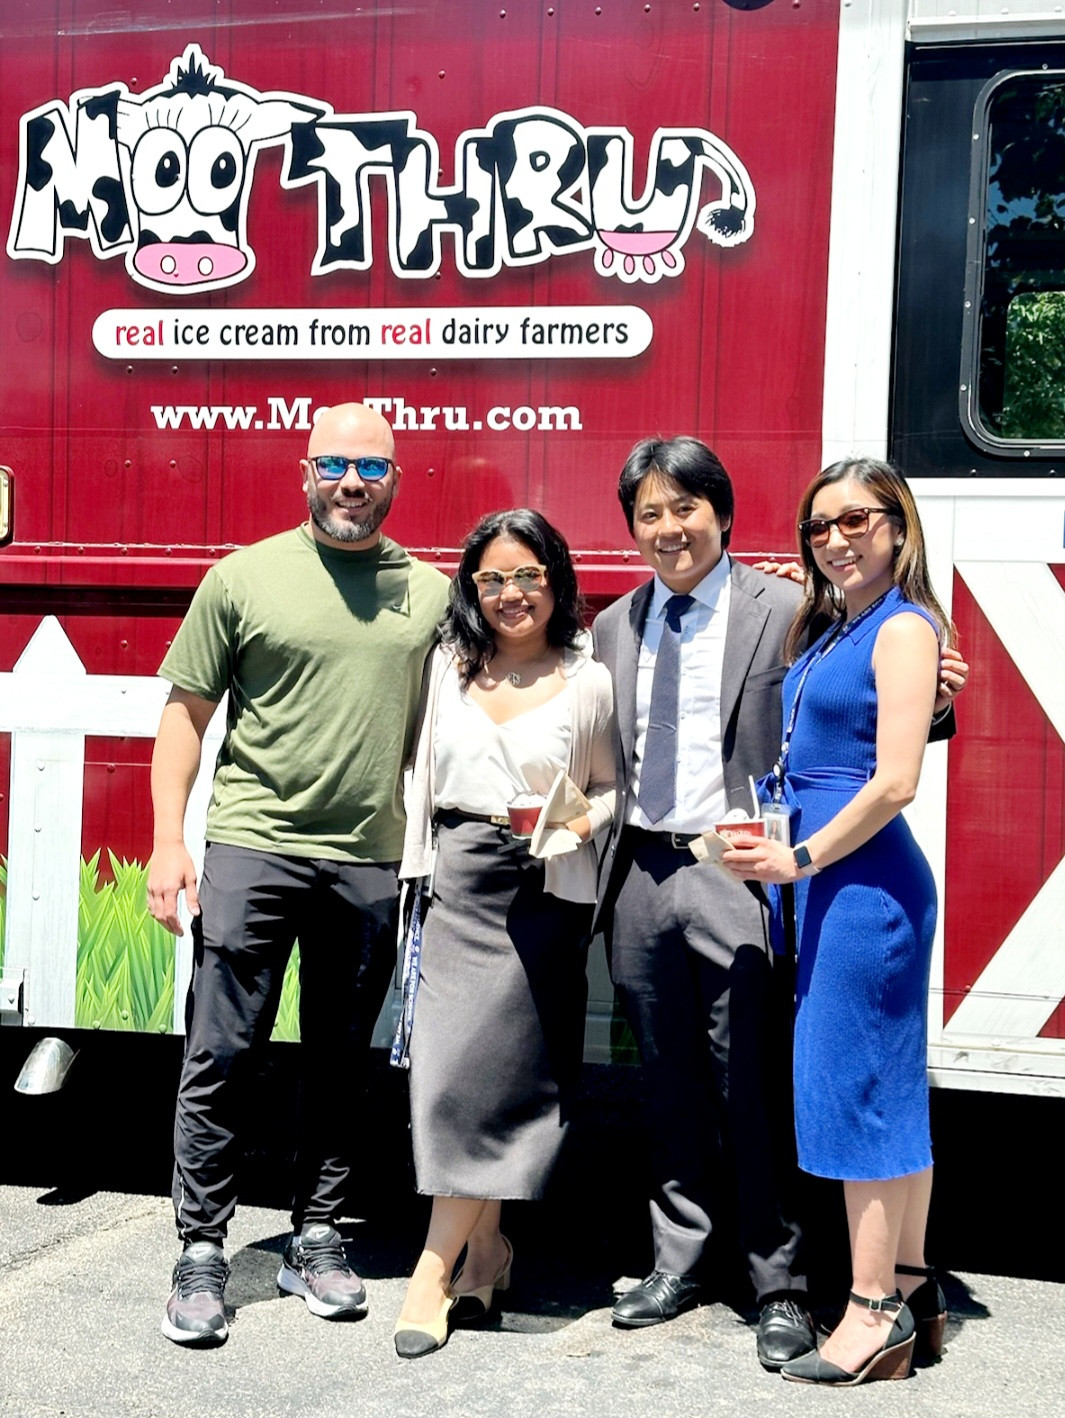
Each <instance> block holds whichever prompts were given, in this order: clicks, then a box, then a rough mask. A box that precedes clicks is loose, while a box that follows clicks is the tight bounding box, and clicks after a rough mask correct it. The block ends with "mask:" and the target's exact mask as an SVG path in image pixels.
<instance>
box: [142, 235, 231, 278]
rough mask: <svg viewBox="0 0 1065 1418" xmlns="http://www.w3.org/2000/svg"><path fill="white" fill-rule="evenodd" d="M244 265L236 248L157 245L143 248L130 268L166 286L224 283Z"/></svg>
mask: <svg viewBox="0 0 1065 1418" xmlns="http://www.w3.org/2000/svg"><path fill="white" fill-rule="evenodd" d="M247 264H248V258H247V256H245V254H244V252H243V251H238V250H237V248H236V247H235V246H220V245H219V244H218V243H217V242H209V241H203V242H190V241H157V242H153V243H152V245H151V246H142V247H141V249H140V250H139V251H138V252H137V254H136V256H135V257H134V258H133V268H134V270H135V271H137V272H138V273H139V274H140V275H142V276H144V277H146V278H147V279H148V280H150V281H158V282H159V284H160V285H169V286H191V285H197V284H199V283H201V282H205V281H206V282H210V281H224V280H225V279H226V277H227V276H235V275H236V274H237V273H238V272H239V271H243V269H244V267H245V266H246V265H247Z"/></svg>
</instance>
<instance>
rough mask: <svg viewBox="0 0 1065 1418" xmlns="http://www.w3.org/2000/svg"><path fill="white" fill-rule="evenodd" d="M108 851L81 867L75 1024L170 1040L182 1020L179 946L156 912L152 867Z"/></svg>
mask: <svg viewBox="0 0 1065 1418" xmlns="http://www.w3.org/2000/svg"><path fill="white" fill-rule="evenodd" d="M107 856H108V860H109V862H110V864H111V873H112V876H113V878H114V879H113V880H112V881H102V880H101V879H100V852H96V853H95V855H94V856H93V857H91V858H90V860H89V861H87V862H84V861H83V862H82V864H81V883H80V891H79V896H78V966H77V983H76V985H75V992H74V1022H75V1024H76V1025H77V1027H78V1028H79V1029H128V1030H133V1031H139V1032H146V1033H150V1034H169V1033H171V1032H172V1030H173V1027H174V1026H173V1019H174V940H173V937H172V936H171V935H170V933H169V932H168V931H166V930H164V928H163V927H162V926H161V925H160V924H159V922H158V921H154V920H153V919H152V918H151V916H150V915H149V914H148V903H147V886H148V868H147V866H146V865H145V864H144V863H142V862H138V861H132V862H127V861H125V860H123V859H121V858H119V857H116V856H115V854H114V852H111V851H109V852H108V853H107Z"/></svg>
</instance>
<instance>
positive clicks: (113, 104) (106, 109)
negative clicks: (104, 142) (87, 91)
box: [83, 89, 119, 142]
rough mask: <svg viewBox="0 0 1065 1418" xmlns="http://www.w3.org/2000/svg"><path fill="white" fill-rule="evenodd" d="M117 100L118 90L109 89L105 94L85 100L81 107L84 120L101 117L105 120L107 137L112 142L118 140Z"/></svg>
mask: <svg viewBox="0 0 1065 1418" xmlns="http://www.w3.org/2000/svg"><path fill="white" fill-rule="evenodd" d="M118 99H119V90H118V89H110V90H109V91H108V92H107V93H103V94H96V95H95V96H94V97H93V98H89V99H86V100H85V103H84V105H83V108H84V112H85V117H86V118H100V117H101V116H102V117H104V118H106V119H107V136H108V137H109V138H110V139H111V141H112V142H115V141H117V138H118Z"/></svg>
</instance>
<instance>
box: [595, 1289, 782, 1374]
mask: <svg viewBox="0 0 1065 1418" xmlns="http://www.w3.org/2000/svg"><path fill="white" fill-rule="evenodd" d="M702 1290H703V1287H702V1286H701V1285H700V1284H699V1282H698V1281H697V1280H692V1279H691V1278H690V1277H689V1276H687V1275H670V1274H668V1272H666V1271H664V1270H653V1271H652V1272H651V1274H650V1275H649V1276H648V1277H647V1279H646V1280H641V1281H640V1283H639V1285H635V1286H633V1288H632V1289H631V1290H627V1291H626V1292H625V1294H624V1295H622V1296H621V1297H620V1298H619V1300H618V1302H617V1304H616V1305H615V1306H614V1308H613V1310H612V1311H611V1312H610V1318H611V1319H612V1320H613V1321H614V1323H615V1324H616V1325H620V1326H621V1328H622V1329H640V1328H642V1327H643V1326H644V1325H648V1324H662V1322H663V1321H664V1320H672V1319H676V1317H677V1315H679V1314H681V1313H682V1311H684V1310H690V1309H691V1307H692V1306H693V1305H697V1304H698V1303H699V1297H700V1295H701V1294H702ZM781 1362H783V1361H781Z"/></svg>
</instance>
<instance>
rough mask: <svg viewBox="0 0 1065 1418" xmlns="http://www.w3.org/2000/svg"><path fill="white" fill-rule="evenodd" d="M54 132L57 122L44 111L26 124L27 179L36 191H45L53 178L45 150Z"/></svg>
mask: <svg viewBox="0 0 1065 1418" xmlns="http://www.w3.org/2000/svg"><path fill="white" fill-rule="evenodd" d="M54 133H55V124H54V123H53V122H52V120H51V119H50V118H48V117H47V116H46V115H45V114H43V113H41V114H38V115H37V117H36V118H31V119H30V121H29V122H28V123H27V124H26V181H27V182H28V183H29V184H30V186H31V187H32V188H33V190H34V192H43V190H44V189H45V188H46V187H47V186H48V184H49V182H51V180H52V164H51V163H50V162H48V160H47V159H46V158H45V156H44V150H45V148H46V147H47V146H48V142H49V140H50V139H51V137H52V136H53V134H54Z"/></svg>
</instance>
